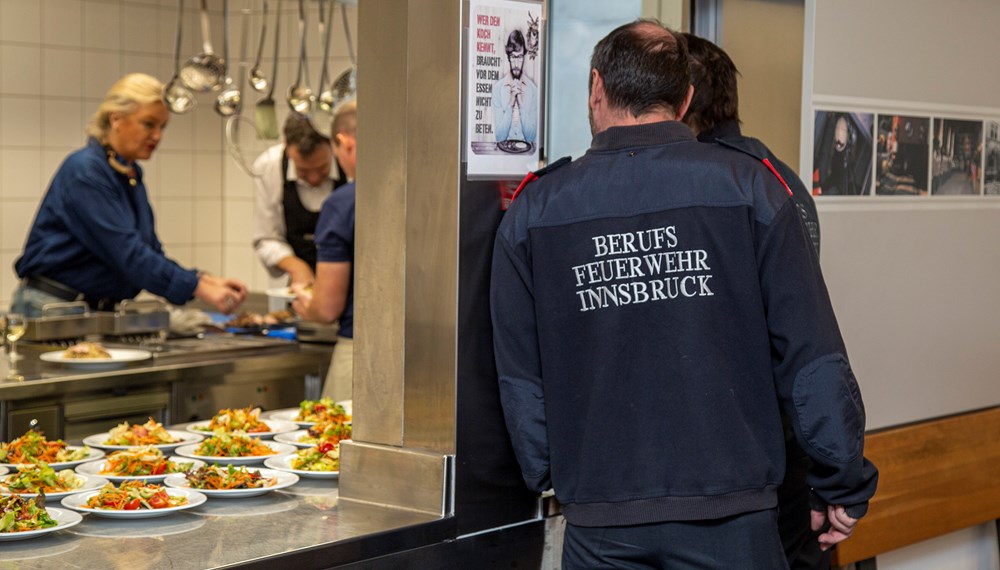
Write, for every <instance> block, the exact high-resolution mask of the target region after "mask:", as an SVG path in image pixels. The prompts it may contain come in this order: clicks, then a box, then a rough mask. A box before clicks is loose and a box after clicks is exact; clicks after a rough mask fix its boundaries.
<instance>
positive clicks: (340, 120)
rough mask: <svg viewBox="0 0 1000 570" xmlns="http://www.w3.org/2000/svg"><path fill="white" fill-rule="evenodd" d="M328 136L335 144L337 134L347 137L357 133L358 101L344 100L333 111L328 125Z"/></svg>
mask: <svg viewBox="0 0 1000 570" xmlns="http://www.w3.org/2000/svg"><path fill="white" fill-rule="evenodd" d="M330 132H331V134H330V137H331V138H332V139H333V144H337V135H344V136H349V137H354V136H357V133H358V101H357V99H351V100H350V101H345V102H343V103H341V104H340V105H337V108H336V109H334V111H333V124H332V125H331V127H330Z"/></svg>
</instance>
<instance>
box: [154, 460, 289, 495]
mask: <svg viewBox="0 0 1000 570" xmlns="http://www.w3.org/2000/svg"><path fill="white" fill-rule="evenodd" d="M298 481H299V476H298V475H296V474H294V473H287V472H285V471H275V470H272V469H258V468H256V467H249V468H248V467H247V466H245V465H240V466H236V465H210V466H205V467H201V468H199V469H195V470H194V471H191V472H189V473H186V474H184V475H170V476H169V477H167V478H166V479H164V481H163V484H164V485H166V486H167V487H176V488H178V489H194V490H196V491H198V492H199V493H203V494H205V495H206V496H207V497H209V498H212V497H218V498H236V497H254V496H257V495H263V494H264V493H270V492H271V491H277V490H278V489H284V488H285V487H290V486H292V485H294V484H296V483H298Z"/></svg>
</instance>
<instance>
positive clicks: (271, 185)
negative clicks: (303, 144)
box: [253, 144, 295, 277]
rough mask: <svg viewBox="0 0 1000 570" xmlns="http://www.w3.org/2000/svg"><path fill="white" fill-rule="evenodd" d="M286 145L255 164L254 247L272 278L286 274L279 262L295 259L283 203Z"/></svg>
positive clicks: (275, 147)
mask: <svg viewBox="0 0 1000 570" xmlns="http://www.w3.org/2000/svg"><path fill="white" fill-rule="evenodd" d="M283 148H284V146H283V145H280V144H279V145H275V146H273V147H271V148H269V149H267V150H266V151H264V153H262V154H261V155H260V156H259V157H257V160H255V161H254V163H253V168H254V171H255V172H257V173H258V174H259V175H260V176H259V177H258V178H254V186H255V187H256V196H255V207H254V219H253V247H254V250H255V251H256V252H257V257H258V258H259V259H260V261H261V263H263V264H264V267H266V268H267V270H268V272H269V273H270V274H271V277H280V276H281V275H282V274H283V273H284V272H283V271H281V270H280V269H278V268H277V267H276V266H277V264H278V262H279V261H281V260H282V259H284V258H285V257H288V256H289V255H295V253H294V252H293V251H292V247H291V246H290V245H288V242H287V241H286V239H285V233H286V232H285V209H284V205H283V203H282V195H283V191H284V188H283V185H282V182H281V180H282V177H281V154H282V149H283Z"/></svg>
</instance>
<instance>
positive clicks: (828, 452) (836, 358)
mask: <svg viewBox="0 0 1000 570" xmlns="http://www.w3.org/2000/svg"><path fill="white" fill-rule="evenodd" d="M792 400H793V402H794V404H795V410H796V412H797V415H798V421H799V427H800V429H801V430H802V435H803V437H804V438H805V440H806V441H807V442H808V443H809V445H810V446H811V447H812V448H813V449H814V450H816V451H817V452H818V453H819V454H821V455H822V456H824V457H826V458H828V459H831V460H833V461H836V462H838V463H847V462H850V461H852V460H854V459H856V458H857V457H858V456H859V455H860V454H861V451H862V449H863V448H864V444H863V442H864V435H865V409H864V404H863V403H862V401H861V391H860V389H858V383H857V381H856V380H855V378H854V372H853V371H852V370H851V365H850V363H848V362H847V357H845V356H844V355H842V354H828V355H826V356H822V357H820V358H817V359H816V360H814V361H812V362H810V363H809V364H807V365H806V366H805V367H803V368H802V370H800V371H799V373H798V375H797V376H796V377H795V385H794V388H793V390H792Z"/></svg>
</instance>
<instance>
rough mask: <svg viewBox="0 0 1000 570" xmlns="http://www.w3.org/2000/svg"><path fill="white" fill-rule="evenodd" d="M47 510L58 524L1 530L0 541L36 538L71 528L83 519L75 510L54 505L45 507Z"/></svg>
mask: <svg viewBox="0 0 1000 570" xmlns="http://www.w3.org/2000/svg"><path fill="white" fill-rule="evenodd" d="M45 510H46V511H47V512H48V513H49V516H50V517H52V520H54V521H56V523H58V524H56V526H50V527H49V528H40V529H38V530H25V531H22V532H0V541H6V540H24V539H26V538H35V537H38V536H41V535H43V534H48V533H50V532H55V531H57V530H62V529H64V528H69V527H71V526H73V525H76V524H79V523H80V521H82V520H83V517H81V516H80V515H79V514H78V513H74V512H73V511H67V510H66V509H57V508H54V507H45Z"/></svg>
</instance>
